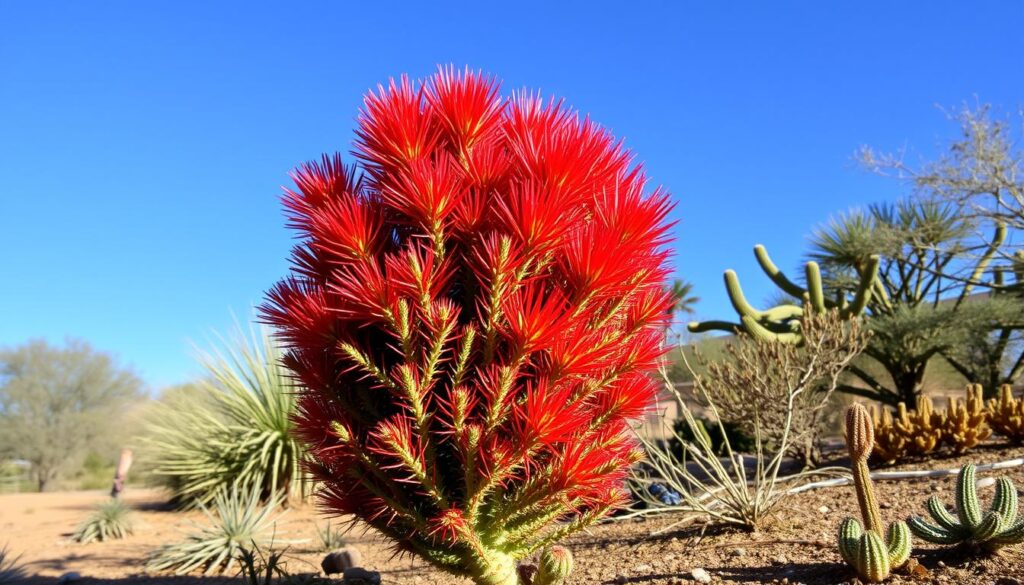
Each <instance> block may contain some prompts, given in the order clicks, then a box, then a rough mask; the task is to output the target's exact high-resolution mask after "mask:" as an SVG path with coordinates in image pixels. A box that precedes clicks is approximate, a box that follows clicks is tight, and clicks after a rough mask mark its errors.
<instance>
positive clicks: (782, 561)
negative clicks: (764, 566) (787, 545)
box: [772, 555, 789, 565]
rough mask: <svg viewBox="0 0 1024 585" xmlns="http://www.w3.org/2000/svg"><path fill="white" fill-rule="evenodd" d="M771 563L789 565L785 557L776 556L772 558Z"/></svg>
mask: <svg viewBox="0 0 1024 585" xmlns="http://www.w3.org/2000/svg"><path fill="white" fill-rule="evenodd" d="M772 562H773V563H775V564H776V565H785V564H788V563H789V559H787V558H786V555H778V556H776V557H772Z"/></svg>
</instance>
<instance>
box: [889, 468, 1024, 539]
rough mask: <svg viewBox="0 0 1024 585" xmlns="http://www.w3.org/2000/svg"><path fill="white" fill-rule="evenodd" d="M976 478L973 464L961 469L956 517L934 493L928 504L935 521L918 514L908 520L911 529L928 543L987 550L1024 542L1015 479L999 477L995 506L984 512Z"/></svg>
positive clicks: (957, 482)
mask: <svg viewBox="0 0 1024 585" xmlns="http://www.w3.org/2000/svg"><path fill="white" fill-rule="evenodd" d="M974 477H975V468H974V465H972V464H970V463H968V464H966V465H964V466H963V467H961V468H960V474H959V475H958V476H957V480H956V512H957V514H956V516H953V514H951V513H950V512H949V510H947V509H946V506H945V505H943V504H942V502H941V501H939V498H938V497H936V496H932V497H931V498H929V500H928V504H927V507H928V513H929V514H930V515H931V517H932V519H933V520H935V522H936V524H930V523H928V522H927V521H925V519H924V518H922V517H920V516H915V517H913V518H910V520H908V524H909V525H910V530H911V531H913V533H914V534H916V535H917V536H919V537H921V538H922V539H923V540H926V541H928V542H933V543H936V544H961V543H967V544H972V545H974V546H978V547H980V548H983V549H985V550H988V551H995V550H998V549H999V548H1001V547H1003V546H1006V545H1010V544H1018V543H1020V542H1024V519H1020V520H1018V519H1017V490H1016V489H1015V488H1014V487H1013V482H1012V481H1010V480H1009V479H1008V478H1005V477H1001V478H999V480H998V481H997V482H996V495H995V498H994V499H993V500H992V505H991V506H990V507H989V509H988V511H987V512H985V513H984V514H982V512H981V505H980V503H979V502H978V489H977V484H976V483H975V479H974Z"/></svg>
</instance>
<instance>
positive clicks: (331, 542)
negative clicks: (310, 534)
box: [316, 521, 345, 552]
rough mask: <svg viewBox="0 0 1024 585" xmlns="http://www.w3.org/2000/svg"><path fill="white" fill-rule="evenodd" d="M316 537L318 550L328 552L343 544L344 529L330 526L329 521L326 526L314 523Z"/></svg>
mask: <svg viewBox="0 0 1024 585" xmlns="http://www.w3.org/2000/svg"><path fill="white" fill-rule="evenodd" d="M316 537H317V541H318V542H319V543H320V550H321V551H322V552H328V551H332V550H336V549H339V548H341V547H343V546H345V531H344V530H341V529H340V528H337V527H334V526H331V523H330V521H328V522H327V525H326V526H323V527H321V526H320V525H319V524H317V525H316Z"/></svg>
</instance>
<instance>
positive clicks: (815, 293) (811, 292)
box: [804, 262, 825, 312]
mask: <svg viewBox="0 0 1024 585" xmlns="http://www.w3.org/2000/svg"><path fill="white" fill-rule="evenodd" d="M804 274H805V275H806V277H807V300H808V301H809V302H810V304H811V306H812V307H814V310H815V311H818V312H824V311H825V291H824V289H822V287H821V269H819V268H818V263H817V262H808V263H807V264H805V265H804Z"/></svg>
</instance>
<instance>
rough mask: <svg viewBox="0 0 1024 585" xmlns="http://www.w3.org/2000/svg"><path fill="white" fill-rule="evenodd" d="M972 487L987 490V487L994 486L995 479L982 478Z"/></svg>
mask: <svg viewBox="0 0 1024 585" xmlns="http://www.w3.org/2000/svg"><path fill="white" fill-rule="evenodd" d="M974 485H976V486H977V487H978V489H984V488H987V487H992V486H994V485H996V478H994V477H983V478H981V479H979V480H978V482H977V483H976V484H974Z"/></svg>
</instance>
